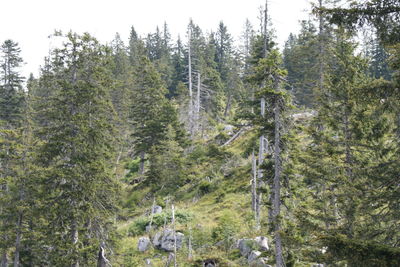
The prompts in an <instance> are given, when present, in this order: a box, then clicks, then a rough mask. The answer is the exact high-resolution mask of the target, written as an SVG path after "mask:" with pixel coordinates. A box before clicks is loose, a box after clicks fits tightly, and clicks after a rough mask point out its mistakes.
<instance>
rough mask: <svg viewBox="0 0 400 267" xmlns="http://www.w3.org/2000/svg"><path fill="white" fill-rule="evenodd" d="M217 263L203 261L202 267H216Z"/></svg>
mask: <svg viewBox="0 0 400 267" xmlns="http://www.w3.org/2000/svg"><path fill="white" fill-rule="evenodd" d="M216 266H217V263H216V262H215V261H214V260H205V261H203V265H202V267H216Z"/></svg>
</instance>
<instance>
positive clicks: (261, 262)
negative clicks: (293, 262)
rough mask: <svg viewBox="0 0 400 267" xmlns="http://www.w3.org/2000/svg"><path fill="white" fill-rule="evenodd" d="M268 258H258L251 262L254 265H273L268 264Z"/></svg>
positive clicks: (269, 266) (260, 266)
mask: <svg viewBox="0 0 400 267" xmlns="http://www.w3.org/2000/svg"><path fill="white" fill-rule="evenodd" d="M267 262H268V258H258V259H257V261H255V262H254V263H252V264H251V266H252V267H272V266H271V265H269V264H267Z"/></svg>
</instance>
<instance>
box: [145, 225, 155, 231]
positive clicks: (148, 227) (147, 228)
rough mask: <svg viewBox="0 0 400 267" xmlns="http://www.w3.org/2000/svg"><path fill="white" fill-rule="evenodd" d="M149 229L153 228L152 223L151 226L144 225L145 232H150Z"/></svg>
mask: <svg viewBox="0 0 400 267" xmlns="http://www.w3.org/2000/svg"><path fill="white" fill-rule="evenodd" d="M151 229H154V226H153V225H152V226H151V227H150V225H146V233H148V232H150V230H151Z"/></svg>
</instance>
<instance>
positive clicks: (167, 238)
mask: <svg viewBox="0 0 400 267" xmlns="http://www.w3.org/2000/svg"><path fill="white" fill-rule="evenodd" d="M184 237H185V235H184V234H182V233H179V232H177V233H176V249H180V248H181V247H182V244H183V239H184ZM153 245H154V246H155V247H156V248H158V249H162V250H165V251H168V252H172V251H174V231H173V230H171V229H165V230H164V231H160V232H157V233H156V234H155V235H154V237H153Z"/></svg>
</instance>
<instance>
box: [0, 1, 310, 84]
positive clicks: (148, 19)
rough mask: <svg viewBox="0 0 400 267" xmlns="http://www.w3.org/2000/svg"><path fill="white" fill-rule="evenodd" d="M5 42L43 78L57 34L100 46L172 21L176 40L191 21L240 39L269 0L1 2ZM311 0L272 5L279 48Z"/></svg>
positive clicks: (0, 37) (0, 35)
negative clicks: (91, 39) (89, 38)
mask: <svg viewBox="0 0 400 267" xmlns="http://www.w3.org/2000/svg"><path fill="white" fill-rule="evenodd" d="M0 3H1V5H0V6H1V15H0V42H1V43H2V42H3V41H4V40H6V39H13V40H14V41H16V42H18V43H19V45H20V47H21V49H22V57H23V59H24V61H25V62H26V65H25V66H24V68H23V70H22V71H23V74H24V75H25V76H26V77H28V75H29V73H31V72H32V73H33V74H34V75H37V74H38V70H39V66H40V65H41V64H42V63H43V58H44V57H45V56H46V55H47V54H48V51H49V46H50V41H49V39H48V38H47V37H48V36H49V35H50V34H52V33H53V32H54V30H55V29H57V30H62V31H63V32H67V31H69V30H72V31H75V32H78V33H82V32H89V33H90V34H92V35H93V36H95V37H96V38H98V39H99V40H100V41H101V42H103V43H105V42H109V41H111V40H112V39H113V38H114V36H115V33H116V32H119V33H120V35H121V37H122V39H123V40H124V41H125V42H127V40H128V36H129V31H130V27H131V26H132V25H133V26H134V27H135V29H136V31H137V32H138V33H139V34H140V35H142V36H144V35H145V34H147V33H149V32H154V31H155V28H156V26H157V25H158V26H160V27H162V25H163V24H164V21H166V22H167V24H168V26H169V29H170V32H171V33H172V37H173V38H174V39H176V37H177V35H178V34H180V35H181V37H182V38H185V31H186V26H187V24H188V22H189V18H192V19H193V21H194V22H195V23H196V24H198V25H199V26H200V27H201V28H202V30H203V31H205V32H206V31H211V30H215V29H216V28H217V26H218V24H219V22H220V21H221V20H222V21H223V22H224V23H225V25H226V26H227V27H228V31H229V32H230V33H231V34H232V36H233V37H234V38H235V39H238V37H239V36H240V34H241V32H242V31H243V25H244V22H245V20H246V18H248V19H249V20H250V21H251V22H252V24H253V25H254V28H255V29H258V27H259V20H258V19H257V17H258V16H259V7H260V6H261V5H264V3H265V0H112V1H110V0H0ZM309 3H310V0H269V10H270V12H269V14H270V16H271V18H272V23H273V26H274V28H275V29H276V32H277V37H278V41H279V43H280V44H283V42H284V41H285V40H286V39H287V37H288V35H289V33H290V32H293V33H297V31H298V30H299V24H298V21H299V20H301V19H306V18H308V13H309V12H308V11H305V10H309V9H310V4H309Z"/></svg>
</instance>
